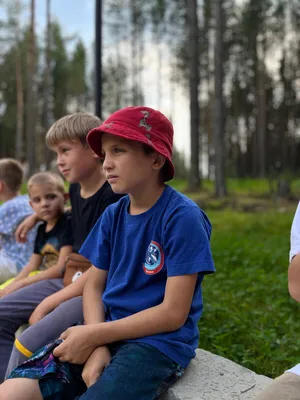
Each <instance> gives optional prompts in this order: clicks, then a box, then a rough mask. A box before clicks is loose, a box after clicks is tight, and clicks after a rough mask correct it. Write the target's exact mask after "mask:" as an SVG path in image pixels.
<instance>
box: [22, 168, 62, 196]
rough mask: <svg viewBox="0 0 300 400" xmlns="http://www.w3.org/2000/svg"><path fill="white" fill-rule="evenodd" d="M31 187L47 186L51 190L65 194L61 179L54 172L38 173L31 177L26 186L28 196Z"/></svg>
mask: <svg viewBox="0 0 300 400" xmlns="http://www.w3.org/2000/svg"><path fill="white" fill-rule="evenodd" d="M33 185H49V186H52V187H53V189H55V190H58V191H59V192H61V193H63V194H64V193H65V185H64V181H63V179H62V178H61V177H60V176H59V175H57V174H55V173H54V172H38V173H37V174H34V175H32V177H31V178H30V179H29V181H28V184H27V189H28V192H29V194H30V189H31V188H32V186H33Z"/></svg>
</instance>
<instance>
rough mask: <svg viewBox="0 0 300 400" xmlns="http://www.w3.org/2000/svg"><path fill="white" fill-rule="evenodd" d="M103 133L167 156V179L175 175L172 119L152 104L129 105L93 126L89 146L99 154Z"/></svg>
mask: <svg viewBox="0 0 300 400" xmlns="http://www.w3.org/2000/svg"><path fill="white" fill-rule="evenodd" d="M102 133H109V134H110V135H116V136H119V137H121V138H124V139H128V140H135V141H137V142H141V143H145V144H146V145H147V146H149V147H151V148H152V149H154V150H155V151H157V153H159V154H161V155H163V156H164V157H166V163H165V165H164V172H165V181H169V180H171V179H172V178H173V177H174V166H173V163H172V147H173V135H174V131H173V126H172V124H171V122H170V121H169V120H168V119H167V118H166V117H165V116H164V115H163V114H162V113H161V112H159V111H157V110H153V109H152V108H149V107H126V108H123V109H121V110H119V111H116V112H115V113H113V114H112V115H111V116H110V117H108V118H107V120H106V121H104V122H103V124H102V125H101V126H99V127H98V128H94V129H92V130H91V131H90V132H89V133H88V135H87V142H88V144H89V146H90V148H91V149H92V150H93V151H94V152H95V153H96V154H97V155H98V156H99V157H101V155H102V145H101V134H102Z"/></svg>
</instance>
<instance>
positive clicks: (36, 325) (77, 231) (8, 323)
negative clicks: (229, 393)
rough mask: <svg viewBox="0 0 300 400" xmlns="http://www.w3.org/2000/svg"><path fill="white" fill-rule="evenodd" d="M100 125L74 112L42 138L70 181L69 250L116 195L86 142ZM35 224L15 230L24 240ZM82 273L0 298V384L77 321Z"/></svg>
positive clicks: (76, 247)
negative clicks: (70, 279) (22, 327)
mask: <svg viewBox="0 0 300 400" xmlns="http://www.w3.org/2000/svg"><path fill="white" fill-rule="evenodd" d="M100 124H101V121H100V119H99V118H98V117H96V116H93V115H90V114H87V113H75V114H71V115H67V116H65V117H63V118H61V119H60V120H58V121H57V122H56V123H54V125H53V126H52V127H51V128H50V130H49V132H48V133H47V136H46V143H47V145H48V147H50V148H51V149H52V150H54V152H55V153H56V155H57V165H58V168H59V169H60V171H61V173H62V174H63V175H64V176H65V178H66V179H67V180H68V181H69V182H70V183H71V185H70V193H69V194H70V202H71V207H72V217H71V224H72V233H73V252H78V251H79V249H80V247H81V245H82V243H83V241H84V240H85V238H86V237H87V235H88V233H89V232H90V231H91V229H92V227H93V226H94V224H95V223H96V221H97V219H98V218H99V217H100V215H101V214H102V213H103V211H104V210H105V208H106V207H107V206H108V205H109V204H112V203H114V202H116V201H118V200H119V199H120V198H121V197H122V196H121V195H118V194H114V193H113V191H112V189H111V187H110V185H109V184H108V182H107V181H106V178H105V175H104V172H103V170H102V166H101V163H100V160H99V157H98V156H97V155H96V154H95V153H94V152H93V151H92V150H91V149H90V148H89V146H88V144H87V142H86V137H87V134H88V132H89V131H90V130H91V129H93V128H95V127H98V126H99V125H100ZM36 222H37V217H36V216H35V215H34V216H31V217H29V219H28V220H27V221H26V220H25V221H24V223H23V224H21V226H20V227H19V228H18V236H19V237H22V238H23V240H25V237H26V234H27V232H28V230H29V229H30V227H32V226H34V224H35V223H36ZM87 275H88V272H86V273H84V274H83V276H81V277H80V278H79V279H78V280H77V281H76V282H74V283H72V284H71V285H69V286H67V287H65V288H64V285H63V281H62V279H48V280H47V281H41V282H38V283H35V284H34V285H30V286H27V287H25V288H22V289H20V290H18V291H17V292H15V293H12V294H10V295H8V296H5V297H4V298H2V299H0V327H1V328H2V327H5V329H0V383H1V382H3V380H4V377H5V373H6V370H8V373H9V372H10V371H11V370H12V369H14V368H15V367H16V366H17V365H19V363H20V362H22V361H24V360H26V359H27V358H28V357H30V355H32V353H34V352H35V351H36V350H38V349H39V348H40V347H42V346H44V345H46V344H47V343H48V342H49V341H51V340H53V339H55V338H57V337H59V336H60V334H61V333H62V332H63V331H64V330H66V329H67V328H68V327H70V326H72V325H73V324H74V323H76V322H77V321H82V320H83V313H82V297H81V295H82V291H83V287H84V284H85V282H86V279H87ZM49 285H51V287H49ZM18 292H22V296H23V298H24V297H26V298H27V299H28V301H27V302H26V303H22V305H20V304H19V302H18V298H19V296H18ZM54 292H55V293H54ZM53 293H54V294H53ZM20 296H21V293H20ZM31 314H32V315H31ZM29 318H30V320H29V322H30V324H31V326H30V327H29V328H27V329H26V330H25V331H24V332H23V333H22V334H21V335H20V336H19V337H18V338H17V339H16V341H15V343H14V332H15V331H16V330H17V329H18V327H19V326H20V325H22V324H24V323H27V322H28V319H29ZM7 367H8V368H7Z"/></svg>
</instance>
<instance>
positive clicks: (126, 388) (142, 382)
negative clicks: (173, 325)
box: [79, 343, 183, 400]
mask: <svg viewBox="0 0 300 400" xmlns="http://www.w3.org/2000/svg"><path fill="white" fill-rule="evenodd" d="M114 353H115V354H114ZM182 373H183V369H182V368H181V367H179V366H178V365H177V364H176V363H174V362H173V361H172V360H171V359H169V358H168V357H167V356H165V355H164V354H163V353H161V352H160V351H159V350H157V349H156V348H154V347H152V346H150V345H148V344H144V343H124V344H122V345H121V346H119V347H118V348H117V350H116V351H115V352H113V357H112V359H111V363H110V364H109V365H108V366H107V367H106V368H105V370H104V372H103V374H102V375H101V376H100V377H99V379H98V380H97V382H96V383H95V384H94V385H92V386H91V387H90V388H89V389H88V390H87V391H86V393H85V394H83V395H82V396H81V397H80V398H79V399H80V400H99V399H101V400H112V399H114V400H153V399H157V398H158V397H159V396H160V395H161V394H163V393H165V392H166V391H167V390H168V388H169V387H170V386H171V385H172V384H173V383H174V382H175V381H176V380H177V378H178V377H179V376H180V375H182Z"/></svg>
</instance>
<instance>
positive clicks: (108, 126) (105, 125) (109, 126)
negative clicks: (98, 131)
mask: <svg viewBox="0 0 300 400" xmlns="http://www.w3.org/2000/svg"><path fill="white" fill-rule="evenodd" d="M112 126H113V122H109V123H108V124H104V127H105V128H111V127H112Z"/></svg>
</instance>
